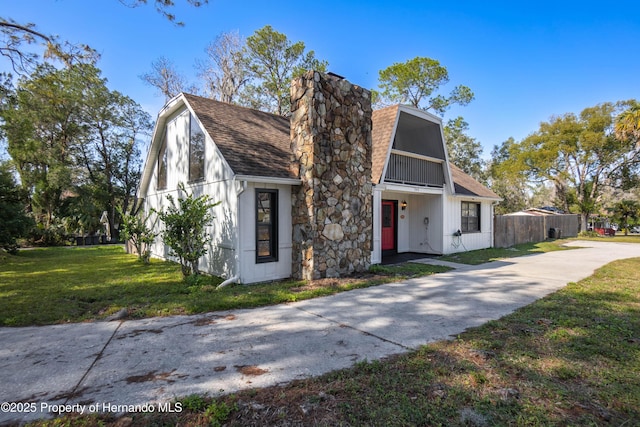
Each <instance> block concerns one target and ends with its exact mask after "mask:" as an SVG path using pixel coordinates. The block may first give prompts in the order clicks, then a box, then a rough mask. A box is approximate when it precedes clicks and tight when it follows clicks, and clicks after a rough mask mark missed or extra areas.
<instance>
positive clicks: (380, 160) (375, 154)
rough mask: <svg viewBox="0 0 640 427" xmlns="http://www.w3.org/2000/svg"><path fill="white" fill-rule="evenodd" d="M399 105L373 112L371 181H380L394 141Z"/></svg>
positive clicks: (376, 182) (375, 182)
mask: <svg viewBox="0 0 640 427" xmlns="http://www.w3.org/2000/svg"><path fill="white" fill-rule="evenodd" d="M398 108H399V105H394V106H391V107H387V108H382V109H380V110H375V111H374V112H373V117H372V119H371V121H372V129H371V143H372V144H373V147H372V152H371V160H372V165H371V181H372V182H373V183H374V184H378V183H380V181H381V179H382V170H383V169H384V163H385V161H386V160H387V154H388V153H389V145H390V144H391V142H392V140H393V139H392V137H393V128H394V127H395V124H396V121H397V118H398Z"/></svg>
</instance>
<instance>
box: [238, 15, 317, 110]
mask: <svg viewBox="0 0 640 427" xmlns="http://www.w3.org/2000/svg"><path fill="white" fill-rule="evenodd" d="M243 61H244V62H245V63H246V65H247V68H248V70H249V73H250V76H251V77H252V81H251V84H249V85H248V86H247V89H246V91H245V92H244V96H243V99H242V100H241V103H243V104H245V105H248V106H251V107H254V108H258V109H262V110H265V111H270V112H273V113H275V114H279V115H281V116H286V115H288V114H289V112H290V110H291V105H290V104H291V101H290V95H289V87H290V85H291V80H292V79H293V78H294V77H296V76H298V75H300V74H302V73H303V72H304V71H306V70H310V69H313V70H316V71H326V69H327V65H328V63H327V61H320V60H318V59H316V57H315V53H314V51H312V50H310V51H305V44H304V42H301V41H299V42H296V43H292V42H291V41H290V40H289V39H288V38H287V36H286V35H284V34H282V33H279V32H277V31H275V30H274V29H273V28H272V27H271V26H270V25H267V26H265V27H263V28H261V29H259V30H257V31H256V32H255V33H254V34H253V35H251V36H249V37H248V38H247V43H246V48H245V50H244V53H243Z"/></svg>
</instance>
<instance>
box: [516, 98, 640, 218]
mask: <svg viewBox="0 0 640 427" xmlns="http://www.w3.org/2000/svg"><path fill="white" fill-rule="evenodd" d="M616 110H617V106H616V104H612V103H604V104H599V105H596V106H595V107H590V108H586V109H584V110H583V111H582V112H581V113H580V115H578V116H576V115H575V114H572V113H569V114H565V115H562V116H559V117H553V118H552V120H551V121H550V122H545V123H542V124H541V125H540V129H539V130H538V131H537V132H535V133H533V134H532V135H530V136H529V137H527V138H525V139H524V140H523V141H522V142H521V143H519V144H517V145H514V146H513V147H512V151H511V153H510V154H511V158H510V159H509V160H508V161H507V163H508V164H509V167H511V168H512V169H514V170H518V169H519V170H520V171H522V172H524V173H526V174H527V176H528V178H529V179H531V180H534V181H538V182H543V181H551V182H553V183H554V185H555V188H556V196H557V197H558V198H559V199H560V200H561V202H562V206H563V207H564V209H565V210H570V209H571V210H573V211H574V212H577V213H580V214H581V215H582V227H583V230H584V229H586V224H587V219H588V217H589V215H590V214H591V213H593V212H594V211H595V210H596V208H597V206H598V204H599V202H600V199H601V197H602V194H603V192H604V191H605V190H606V188H608V187H612V188H618V187H623V186H625V185H626V184H627V181H628V179H629V177H632V176H635V175H637V169H638V166H639V164H640V147H637V146H636V144H635V143H634V142H632V141H629V140H620V139H618V138H616V137H615V135H614V118H615V116H616Z"/></svg>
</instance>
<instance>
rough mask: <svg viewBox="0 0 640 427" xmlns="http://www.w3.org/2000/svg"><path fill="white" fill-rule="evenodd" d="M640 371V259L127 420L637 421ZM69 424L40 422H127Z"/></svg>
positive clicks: (566, 423) (588, 423) (239, 423)
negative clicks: (525, 299) (440, 326)
mask: <svg viewBox="0 0 640 427" xmlns="http://www.w3.org/2000/svg"><path fill="white" fill-rule="evenodd" d="M425 327H428V325H425ZM638 372H640V258H636V259H628V260H621V261H616V262H614V263H611V264H609V265H606V266H604V267H602V268H601V269H599V270H597V271H596V272H595V274H594V275H593V276H591V277H589V278H587V279H585V280H582V281H580V282H579V283H572V284H569V285H568V286H566V287H565V288H563V289H562V290H560V291H558V292H556V293H554V294H551V295H549V296H547V297H545V298H543V299H541V300H539V301H537V302H535V303H533V304H531V305H529V306H527V307H523V308H522V309H519V310H517V311H515V312H514V313H512V314H510V315H508V316H505V317H503V318H501V319H499V320H495V321H491V322H488V323H487V324H485V325H483V326H481V327H477V328H473V329H470V330H468V331H467V332H465V333H462V334H460V335H459V336H458V337H457V338H456V339H454V340H451V341H441V342H437V343H434V344H430V345H426V346H423V347H421V348H420V349H418V350H417V351H413V352H410V353H408V354H403V355H397V356H393V357H390V358H387V359H384V360H375V361H364V362H359V363H357V364H356V365H355V366H354V367H352V368H350V369H345V370H340V371H335V372H331V373H329V374H326V375H324V376H321V377H317V378H312V379H307V380H300V381H293V382H291V383H289V384H286V385H281V386H274V387H267V388H262V389H252V390H247V391H242V392H239V393H236V394H233V395H228V396H223V397H219V398H216V399H211V398H208V397H197V396H189V397H186V398H184V399H182V400H179V401H181V402H182V405H183V408H185V410H184V411H183V412H182V413H180V414H157V413H155V414H130V415H128V417H130V419H128V420H127V421H128V423H127V425H131V426H144V425H181V426H199V425H207V424H211V423H219V424H224V425H228V426H243V425H331V426H333V425H336V426H350V425H353V426H361V425H363V426H365V425H369V426H415V425H428V426H482V425H486V426H610V425H611V426H613V425H615V426H638V425H640V376H638ZM190 408H192V409H190ZM59 421H60V420H59ZM120 421H122V420H120ZM61 422H63V423H65V424H54V422H52V421H49V422H43V423H38V425H41V426H53V425H110V426H116V425H119V424H117V422H118V420H117V419H115V418H113V417H109V416H104V417H101V418H96V417H95V416H94V417H67V418H65V419H64V420H62V421H61ZM101 423H102V424H101Z"/></svg>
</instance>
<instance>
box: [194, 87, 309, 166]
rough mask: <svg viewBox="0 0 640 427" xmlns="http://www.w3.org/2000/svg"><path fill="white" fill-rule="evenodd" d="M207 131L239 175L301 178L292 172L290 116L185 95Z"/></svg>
mask: <svg viewBox="0 0 640 427" xmlns="http://www.w3.org/2000/svg"><path fill="white" fill-rule="evenodd" d="M184 97H185V99H186V100H187V102H188V103H189V105H190V106H191V108H192V109H193V111H194V113H195V114H196V116H198V118H199V119H200V122H201V123H202V125H203V126H204V128H205V130H206V131H207V133H208V134H209V136H211V138H212V139H213V141H214V142H215V144H216V145H217V146H218V148H219V149H220V152H221V153H222V155H223V156H224V158H225V160H226V161H227V163H229V166H231V169H233V172H234V173H236V174H238V175H252V176H263V177H271V178H297V177H296V176H293V174H291V172H290V171H289V162H290V159H291V145H290V141H289V138H290V136H289V119H288V118H286V117H282V116H276V115H274V114H270V113H265V112H262V111H258V110H252V109H250V108H245V107H240V106H238V105H233V104H227V103H224V102H219V101H214V100H212V99H207V98H201V97H199V96H195V95H189V94H184Z"/></svg>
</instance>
